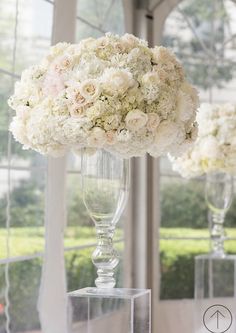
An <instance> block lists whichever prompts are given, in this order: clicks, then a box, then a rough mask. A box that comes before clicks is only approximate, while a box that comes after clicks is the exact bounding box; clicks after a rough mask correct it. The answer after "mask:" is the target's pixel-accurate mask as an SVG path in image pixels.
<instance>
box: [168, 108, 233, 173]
mask: <svg viewBox="0 0 236 333" xmlns="http://www.w3.org/2000/svg"><path fill="white" fill-rule="evenodd" d="M197 123H198V126H199V131H198V137H197V140H196V142H195V144H194V145H191V146H190V147H189V149H188V150H187V151H186V152H185V153H184V154H183V155H182V156H181V157H178V158H173V157H172V158H171V160H172V162H173V169H174V170H175V171H178V172H179V173H180V174H181V175H182V176H183V177H186V178H191V177H196V176H200V175H202V174H204V173H207V172H211V171H223V172H229V173H232V174H236V106H234V105H232V104H222V105H219V104H207V103H204V104H202V105H201V107H200V109H199V112H198V114H197Z"/></svg>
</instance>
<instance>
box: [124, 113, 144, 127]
mask: <svg viewBox="0 0 236 333" xmlns="http://www.w3.org/2000/svg"><path fill="white" fill-rule="evenodd" d="M147 121H148V116H147V114H146V113H144V112H143V111H140V110H138V109H136V110H132V111H130V112H129V113H128V114H127V116H126V118H125V124H126V127H127V128H128V129H129V130H131V131H138V130H139V129H140V128H142V127H144V126H145V125H146V124H147Z"/></svg>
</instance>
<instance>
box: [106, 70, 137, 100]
mask: <svg viewBox="0 0 236 333" xmlns="http://www.w3.org/2000/svg"><path fill="white" fill-rule="evenodd" d="M101 82H102V86H103V89H104V91H105V93H107V94H108V95H123V94H124V93H125V92H126V91H127V90H128V89H129V88H130V87H132V86H133V85H134V80H133V77H132V74H131V73H130V72H129V71H127V70H124V69H115V68H107V69H106V70H105V71H104V74H103V76H102V78H101Z"/></svg>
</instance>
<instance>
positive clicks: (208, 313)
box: [194, 254, 236, 333]
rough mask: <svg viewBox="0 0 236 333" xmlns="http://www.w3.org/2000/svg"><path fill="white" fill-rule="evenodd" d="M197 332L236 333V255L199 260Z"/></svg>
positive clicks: (196, 296)
mask: <svg viewBox="0 0 236 333" xmlns="http://www.w3.org/2000/svg"><path fill="white" fill-rule="evenodd" d="M194 310H195V314H194V315H195V316H194V317H195V318H194V319H195V330H194V332H195V333H206V332H214V333H223V332H227V333H236V325H235V320H236V317H235V315H236V256H235V255H225V256H224V257H217V256H212V255H211V254H207V255H201V256H197V257H196V258H195V306H194Z"/></svg>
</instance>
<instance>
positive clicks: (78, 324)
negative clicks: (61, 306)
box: [68, 287, 151, 333]
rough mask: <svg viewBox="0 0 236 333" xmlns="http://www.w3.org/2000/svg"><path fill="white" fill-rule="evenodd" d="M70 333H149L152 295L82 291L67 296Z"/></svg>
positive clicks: (119, 290)
mask: <svg viewBox="0 0 236 333" xmlns="http://www.w3.org/2000/svg"><path fill="white" fill-rule="evenodd" d="M68 299H69V318H70V323H69V326H70V330H69V332H70V333H110V332H112V333H151V291H150V290H146V289H124V288H113V289H100V288H89V287H88V288H84V289H80V290H76V291H73V292H71V293H69V294H68Z"/></svg>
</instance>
